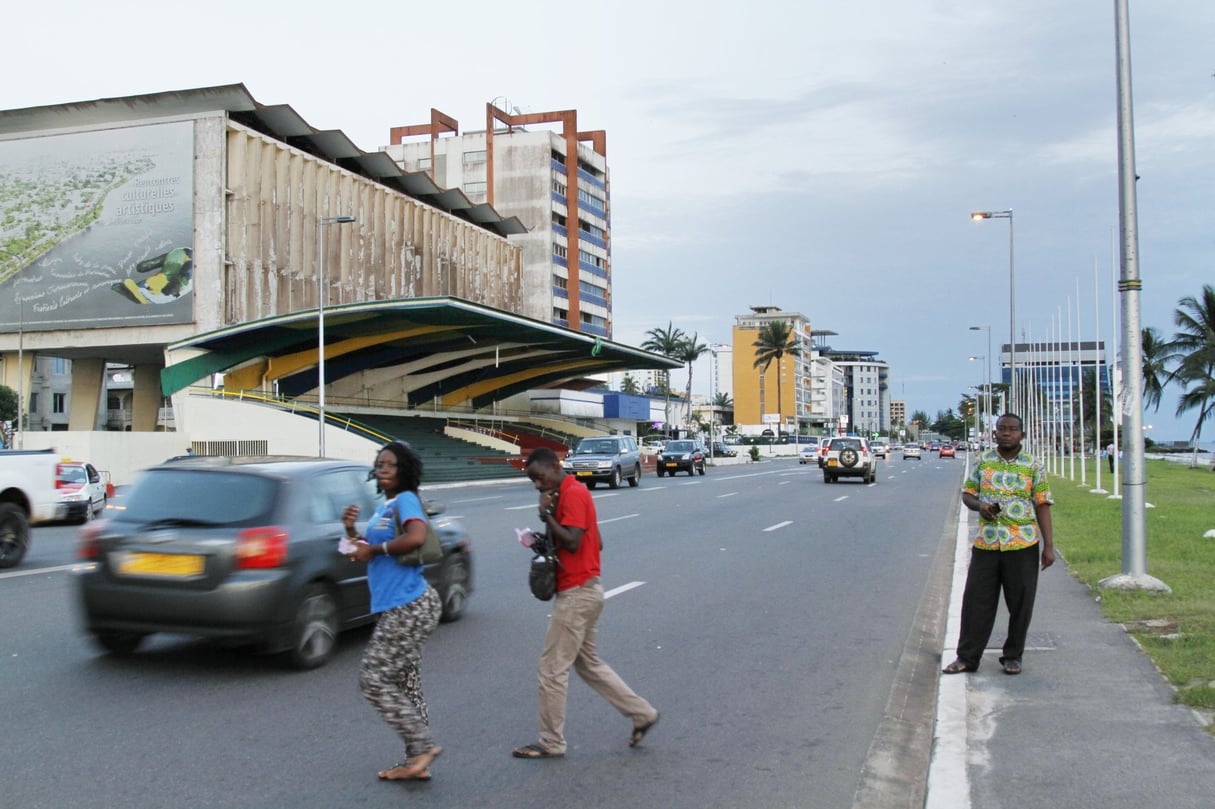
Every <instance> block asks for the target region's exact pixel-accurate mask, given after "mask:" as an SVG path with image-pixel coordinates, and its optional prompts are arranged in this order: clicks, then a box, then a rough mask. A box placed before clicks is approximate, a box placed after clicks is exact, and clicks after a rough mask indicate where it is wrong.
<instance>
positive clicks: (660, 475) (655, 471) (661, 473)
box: [654, 466, 665, 477]
mask: <svg viewBox="0 0 1215 809" xmlns="http://www.w3.org/2000/svg"><path fill="white" fill-rule="evenodd" d="M654 474H656V475H658V477H662V476H663V475H664V474H665V472H664V471H663V469H662V467H661V466H660V467H658V468H657V469H655V470H654Z"/></svg>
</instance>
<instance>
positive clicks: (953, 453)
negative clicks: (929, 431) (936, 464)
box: [941, 444, 958, 458]
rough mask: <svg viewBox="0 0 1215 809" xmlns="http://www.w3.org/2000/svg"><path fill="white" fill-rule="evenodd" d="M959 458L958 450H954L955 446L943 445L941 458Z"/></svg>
mask: <svg viewBox="0 0 1215 809" xmlns="http://www.w3.org/2000/svg"><path fill="white" fill-rule="evenodd" d="M957 456H958V453H957V450H956V449H954V446H953V444H942V445H941V457H942V458H956V457H957Z"/></svg>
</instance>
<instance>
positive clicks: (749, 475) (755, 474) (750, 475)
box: [715, 469, 781, 480]
mask: <svg viewBox="0 0 1215 809" xmlns="http://www.w3.org/2000/svg"><path fill="white" fill-rule="evenodd" d="M779 474H781V473H780V472H778V471H776V470H775V469H774V470H772V471H770V472H749V473H747V474H745V475H724V476H722V477H719V478H717V479H718V480H736V479H738V478H755V477H760V476H761V475H779ZM715 477H716V476H715Z"/></svg>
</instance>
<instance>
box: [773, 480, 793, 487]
mask: <svg viewBox="0 0 1215 809" xmlns="http://www.w3.org/2000/svg"><path fill="white" fill-rule="evenodd" d="M792 482H793V481H791V480H782V481H780V482H778V483H777V484H776V485H777V486H788V485H789V484H790V483H792Z"/></svg>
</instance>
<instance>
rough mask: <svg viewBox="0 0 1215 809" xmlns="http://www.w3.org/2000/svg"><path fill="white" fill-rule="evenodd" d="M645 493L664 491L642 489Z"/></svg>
mask: <svg viewBox="0 0 1215 809" xmlns="http://www.w3.org/2000/svg"><path fill="white" fill-rule="evenodd" d="M641 491H643V492H660V491H662V489H642V490H641Z"/></svg>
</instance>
